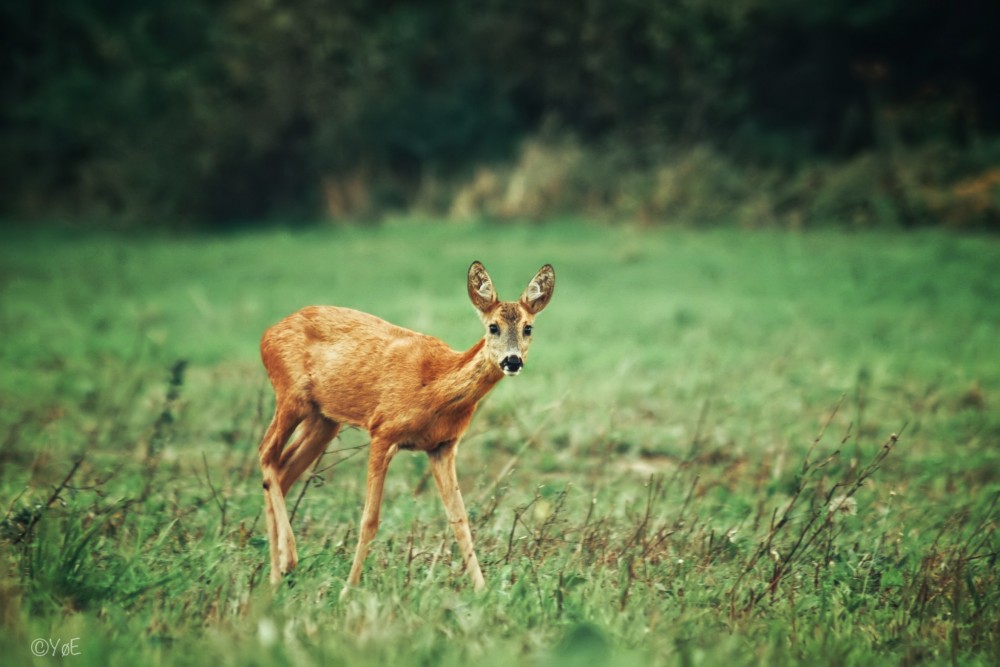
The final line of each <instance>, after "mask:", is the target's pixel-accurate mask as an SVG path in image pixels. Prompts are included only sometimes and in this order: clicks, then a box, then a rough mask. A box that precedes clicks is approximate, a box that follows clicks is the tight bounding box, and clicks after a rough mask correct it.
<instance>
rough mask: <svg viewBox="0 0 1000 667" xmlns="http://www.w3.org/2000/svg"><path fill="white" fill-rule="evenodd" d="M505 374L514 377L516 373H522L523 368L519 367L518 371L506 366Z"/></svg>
mask: <svg viewBox="0 0 1000 667" xmlns="http://www.w3.org/2000/svg"><path fill="white" fill-rule="evenodd" d="M503 374H504V375H506V376H508V377H514V376H515V375H520V374H521V369H520V368H518V369H517V370H516V371H512V370H510V369H509V368H505V369H503Z"/></svg>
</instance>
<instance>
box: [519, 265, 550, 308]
mask: <svg viewBox="0 0 1000 667" xmlns="http://www.w3.org/2000/svg"><path fill="white" fill-rule="evenodd" d="M555 286H556V272H555V270H554V269H553V268H552V266H551V265H550V264H546V265H545V266H543V267H542V268H541V269H539V270H538V273H536V274H535V277H534V278H532V279H531V282H530V283H528V286H527V287H526V288H525V289H524V293H523V294H522V295H521V305H522V306H524V307H525V308H526V309H527V311H528V312H529V313H531V314H532V315H537V314H538V313H540V312H541V311H542V309H543V308H545V306H547V305H549V299H551V298H552V289H553V288H554V287H555Z"/></svg>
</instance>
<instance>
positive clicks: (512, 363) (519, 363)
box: [500, 354, 524, 375]
mask: <svg viewBox="0 0 1000 667" xmlns="http://www.w3.org/2000/svg"><path fill="white" fill-rule="evenodd" d="M522 368H524V360H523V359H521V357H519V356H517V355H516V354H512V355H510V356H508V357H504V358H503V359H502V360H501V361H500V370H502V371H503V372H504V373H505V374H506V375H517V374H518V373H520V372H521V369H522Z"/></svg>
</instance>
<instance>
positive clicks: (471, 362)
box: [441, 339, 503, 409]
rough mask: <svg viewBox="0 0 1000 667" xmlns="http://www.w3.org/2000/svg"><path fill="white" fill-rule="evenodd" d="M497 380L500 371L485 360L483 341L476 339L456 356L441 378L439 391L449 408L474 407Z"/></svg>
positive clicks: (486, 358) (484, 344)
mask: <svg viewBox="0 0 1000 667" xmlns="http://www.w3.org/2000/svg"><path fill="white" fill-rule="evenodd" d="M501 378H503V371H501V370H500V368H499V367H498V366H497V365H496V364H495V363H493V361H492V360H491V359H490V358H489V355H488V354H487V352H486V341H485V339H480V340H479V342H477V343H476V344H475V345H473V346H472V347H471V348H469V349H468V350H466V351H465V352H461V353H459V355H458V358H457V359H456V363H455V365H454V366H453V367H452V368H451V369H449V371H448V373H446V374H445V376H444V377H442V378H441V382H442V385H441V391H442V393H443V394H444V395H446V396H447V399H446V402H447V405H448V406H449V407H452V408H455V409H462V408H474V407H475V406H476V404H477V403H479V401H480V400H482V398H483V397H484V396H485V395H486V394H488V393H489V391H490V390H491V389H493V387H494V385H496V383H497V382H499V381H500V379H501Z"/></svg>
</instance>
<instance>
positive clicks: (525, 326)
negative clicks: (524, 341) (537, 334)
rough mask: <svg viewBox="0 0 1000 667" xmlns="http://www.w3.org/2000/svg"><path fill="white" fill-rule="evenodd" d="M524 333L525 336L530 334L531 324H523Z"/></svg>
mask: <svg viewBox="0 0 1000 667" xmlns="http://www.w3.org/2000/svg"><path fill="white" fill-rule="evenodd" d="M524 335H525V336H530V335H531V325H530V324H525V325H524Z"/></svg>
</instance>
